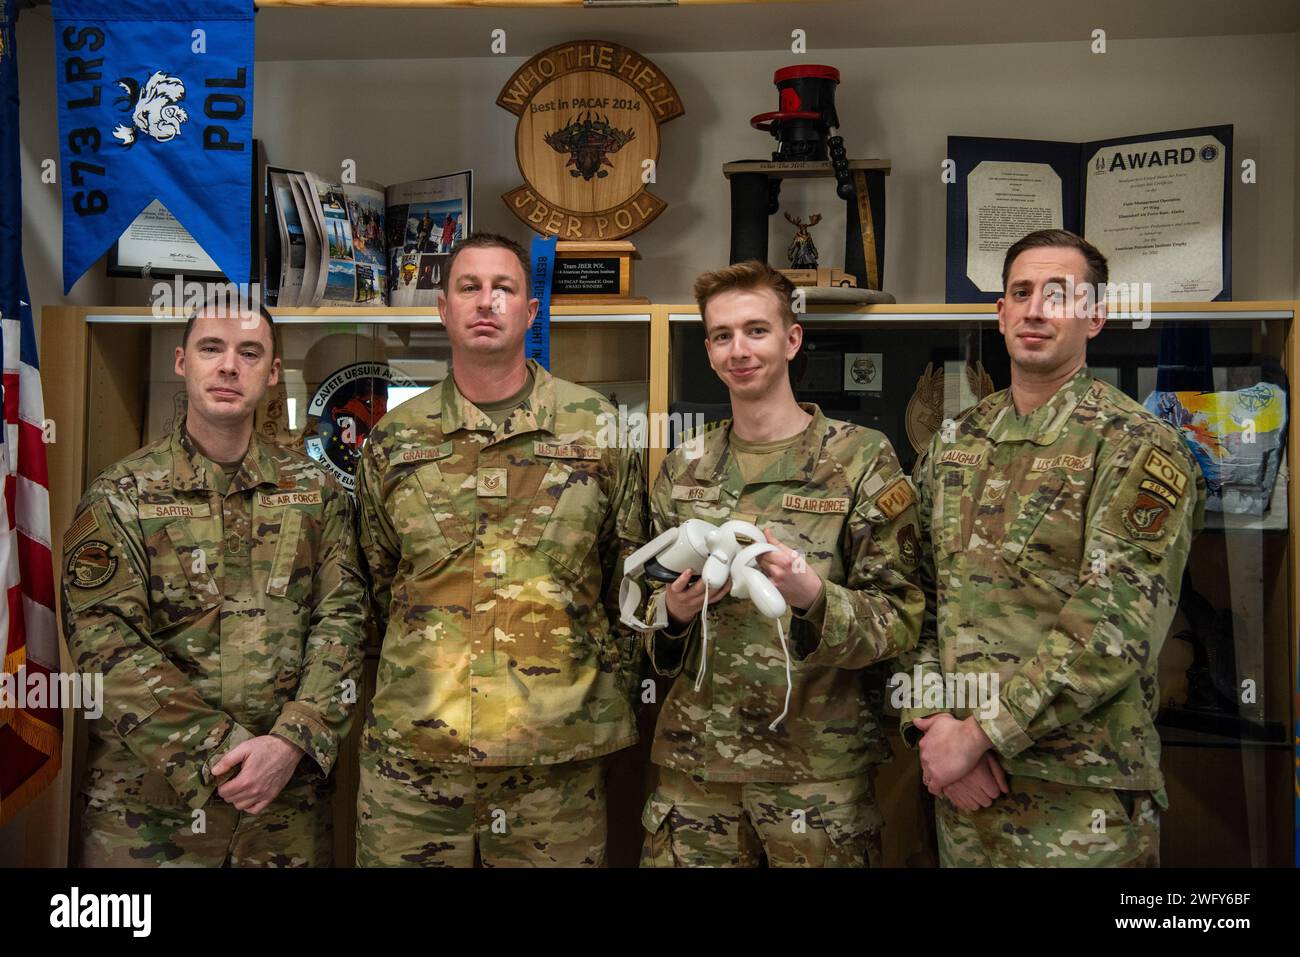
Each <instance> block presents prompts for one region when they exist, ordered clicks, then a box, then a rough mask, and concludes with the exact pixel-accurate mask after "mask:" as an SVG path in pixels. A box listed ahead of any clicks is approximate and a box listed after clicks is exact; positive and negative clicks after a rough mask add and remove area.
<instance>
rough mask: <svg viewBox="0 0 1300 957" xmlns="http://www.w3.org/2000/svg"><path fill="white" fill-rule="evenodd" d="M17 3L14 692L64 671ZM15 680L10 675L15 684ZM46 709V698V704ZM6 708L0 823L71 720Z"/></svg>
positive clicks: (0, 205)
mask: <svg viewBox="0 0 1300 957" xmlns="http://www.w3.org/2000/svg"><path fill="white" fill-rule="evenodd" d="M15 13H16V8H15V5H14V2H13V0H0V101H3V102H0V181H3V182H2V183H0V340H2V345H3V355H4V428H3V429H0V476H2V477H3V479H4V481H3V483H2V484H0V488H3V492H4V508H3V509H0V575H3V577H4V588H5V594H6V596H7V600H6V601H4V602H0V646H2V647H3V649H4V663H3V666H2V667H3V671H4V674H3V675H0V680H3V682H4V684H5V685H6V686H8V688H9V689H10V690H11V691H16V690H17V682H18V679H19V677H20V675H21V676H22V677H24V678H25V679H26V680H25V682H24V683H25V684H26V685H28V686H30V685H31V684H32V683H33V681H34V680H39V681H41V682H42V683H45V684H46V687H47V688H48V687H49V681H48V679H49V676H50V674H51V673H52V672H56V671H58V669H59V642H58V636H57V628H56V626H55V618H54V574H53V566H52V563H51V555H50V494H49V488H50V480H49V474H48V472H47V471H46V466H45V442H44V425H43V424H44V421H45V403H44V401H43V400H42V398H41V375H40V370H39V363H38V362H37V359H36V330H35V328H34V327H33V325H32V311H31V306H30V305H29V304H28V299H29V298H30V296H29V295H28V292H27V278H26V275H25V274H24V272H23V262H22V225H21V223H22V189H21V185H20V181H19V175H18V172H19V167H18V69H17V63H16V62H15V58H14V52H15V51H14V47H13V39H14V30H13V24H14V17H15ZM11 676H12V677H11ZM46 702H47V703H48V698H47V699H46ZM13 704H14V702H9V701H0V705H3V706H0V825H4V824H5V823H7V822H8V821H9V820H10V819H12V818H13V816H14V815H15V814H17V813H18V811H20V810H21V809H22V808H23V806H24V805H26V804H27V803H28V802H29V801H31V799H32V798H33V797H35V796H36V795H37V793H39V792H40V790H41V788H43V787H44V786H45V785H46V784H48V783H49V782H50V781H51V780H52V779H53V778H54V777H55V775H57V774H58V773H59V767H60V764H61V763H62V755H63V714H62V712H61V711H60V710H59V708H58V707H52V708H51V707H45V708H17V707H13Z"/></svg>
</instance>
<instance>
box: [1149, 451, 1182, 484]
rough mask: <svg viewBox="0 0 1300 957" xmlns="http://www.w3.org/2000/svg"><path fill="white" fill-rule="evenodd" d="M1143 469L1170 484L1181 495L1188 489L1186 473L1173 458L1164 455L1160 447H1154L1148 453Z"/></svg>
mask: <svg viewBox="0 0 1300 957" xmlns="http://www.w3.org/2000/svg"><path fill="white" fill-rule="evenodd" d="M1142 470H1143V471H1144V472H1146V473H1147V474H1148V475H1150V476H1152V477H1153V478H1156V479H1159V480H1160V481H1161V482H1163V483H1164V484H1165V485H1168V486H1169V487H1170V488H1172V489H1173V490H1174V491H1175V492H1176V493H1177V494H1179V495H1182V494H1183V493H1184V492H1186V491H1187V475H1186V473H1184V472H1183V470H1182V469H1180V468H1179V467H1178V466H1177V465H1175V464H1174V461H1173V459H1171V458H1169V457H1168V456H1166V455H1163V454H1162V453H1161V452H1160V450H1159V449H1152V450H1151V451H1150V452H1148V453H1147V457H1146V461H1144V462H1143V463H1142Z"/></svg>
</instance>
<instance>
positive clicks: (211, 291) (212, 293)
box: [181, 283, 280, 359]
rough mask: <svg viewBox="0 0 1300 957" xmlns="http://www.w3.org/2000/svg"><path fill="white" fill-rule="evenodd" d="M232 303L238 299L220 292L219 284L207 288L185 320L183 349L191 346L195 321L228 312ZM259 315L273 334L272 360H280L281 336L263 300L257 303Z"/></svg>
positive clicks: (182, 339)
mask: <svg viewBox="0 0 1300 957" xmlns="http://www.w3.org/2000/svg"><path fill="white" fill-rule="evenodd" d="M232 301H233V302H234V303H236V304H237V303H238V302H239V300H238V298H237V297H233V296H230V294H229V293H227V292H224V291H220V290H219V287H218V284H215V283H213V284H209V285H207V286H205V287H204V295H203V301H202V302H201V303H199V304H198V305H197V306H195V307H194V308H193V309H192V310H190V315H189V318H188V319H186V320H185V332H184V333H183V334H182V335H181V349H184V348H185V347H186V346H188V345H189V344H190V333H191V332H192V331H193V330H194V320H195V319H197V318H198V317H199V316H201V315H203V314H204V313H208V312H217V313H220V312H226V311H228V310H229V308H230V304H231V303H232ZM257 314H258V315H259V316H261V317H262V318H263V319H265V320H266V328H267V329H268V330H270V333H271V358H272V359H278V358H280V336H279V335H278V334H277V332H276V328H275V319H274V318H273V317H272V316H271V311H270V310H269V309H267V308H266V306H265V304H264V303H263V302H262V301H261V299H258V301H257Z"/></svg>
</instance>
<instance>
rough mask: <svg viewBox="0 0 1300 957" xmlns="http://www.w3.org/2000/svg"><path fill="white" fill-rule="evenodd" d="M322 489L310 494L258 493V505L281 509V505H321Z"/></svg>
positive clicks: (314, 490)
mask: <svg viewBox="0 0 1300 957" xmlns="http://www.w3.org/2000/svg"><path fill="white" fill-rule="evenodd" d="M320 502H321V498H320V489H313V490H312V491H310V492H276V493H274V494H268V493H267V492H258V493H257V504H258V505H261V506H262V507H263V508H279V507H280V506H281V505H319V504H320Z"/></svg>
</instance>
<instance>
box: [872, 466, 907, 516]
mask: <svg viewBox="0 0 1300 957" xmlns="http://www.w3.org/2000/svg"><path fill="white" fill-rule="evenodd" d="M915 501H916V493H915V492H913V491H912V483H911V482H909V481H908V480H907V478H906V477H905V476H902V475H900V476H899V477H898V478H896V479H894V481H892V482H890V483H889V484H888V485H886V486H885V490H884V491H883V492H881V493H880V497H879V498H877V499H876V507H877V508H878V509H880V511H881V512H882V513H883V514H884V516H885V517H886V518H887V519H889V520H891V521H892V520H893V519H895V518H898V516H899V515H901V514H902V513H903V510H904V509H906V508H907V507H908V506H909V505H911V504H912V503H913V502H915Z"/></svg>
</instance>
